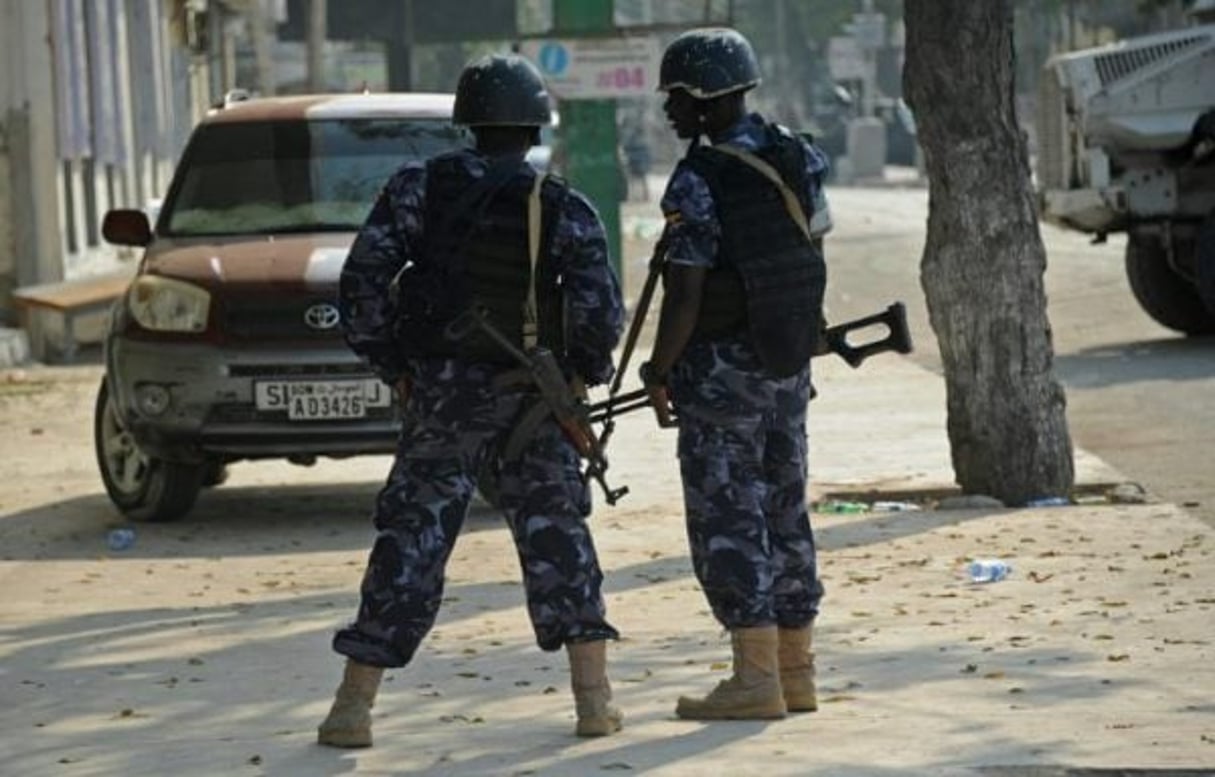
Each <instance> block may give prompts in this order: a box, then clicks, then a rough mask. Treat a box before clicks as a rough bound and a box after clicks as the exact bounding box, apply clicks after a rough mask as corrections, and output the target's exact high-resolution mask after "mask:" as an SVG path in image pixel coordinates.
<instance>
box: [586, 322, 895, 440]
mask: <svg viewBox="0 0 1215 777" xmlns="http://www.w3.org/2000/svg"><path fill="white" fill-rule="evenodd" d="M875 326H884V327H886V335H885V336H884V337H879V338H877V339H873V340H868V341H866V342H861V343H858V344H853V343H851V342H849V335H851V334H853V333H855V332H859V331H862V330H865V329H869V328H870V327H875ZM886 351H894V352H895V353H911V333H910V332H909V331H908V329H907V309H906V308H905V307H904V306H903V303H902V302H895V303H893V304H892V305H890V306H889V307H887V308H886V309H885V310H883V311H882V312H881V313H875V314H873V315H872V316H866V317H864V318H858V319H856V320H854V321H845V322H844V323H842V324H836V325H835V326H830V327H827V328H826V329H824V330H823V333H822V337H821V339H820V341H819V347H818V349H817V350H815V352H814V356H826V355H827V354H830V353H833V354H835V355H836V356H839V357H840V358H841V359H843V360H844V361H845V362H847V363H848V366H850V367H853V368H856V367H859V366H861V363H862V362H863V361H865V360H866V359H868V358H869V357H870V356H873V355H874V354H879V353H885V352H886ZM649 404H650V400H649V396H648V395H647V393H646V390H645V389H638V390H636V391H630V392H628V393H627V394H620V395H619V396H613V397H611V398H609V399H605V400H603V401H602V402H596V403H594V404H592V405H590V406H589V408H588V409H589V411H590V414H589V416H588V418H589V421H590V422H591V423H593V424H597V423H605V424H610V423H611V422H612V418H613V416H617V415H620V414H621V413H627V412H629V411H631V410H638V409H640V408H643V407H649ZM608 434H610V427H608V428H607V429H605V434H604V437H606V436H607V435H608ZM600 439H601V441H602V440H603V438H600Z"/></svg>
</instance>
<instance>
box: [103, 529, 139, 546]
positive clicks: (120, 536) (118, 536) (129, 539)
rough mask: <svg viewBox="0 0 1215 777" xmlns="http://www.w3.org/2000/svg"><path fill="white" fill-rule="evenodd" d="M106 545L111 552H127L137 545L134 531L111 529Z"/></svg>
mask: <svg viewBox="0 0 1215 777" xmlns="http://www.w3.org/2000/svg"><path fill="white" fill-rule="evenodd" d="M105 544H106V545H107V546H108V547H109V549H110V550H114V551H118V550H126V549H127V548H129V547H131V546H132V545H134V544H135V530H134V529H111V530H110V533H109V534H107V535H106V538H105Z"/></svg>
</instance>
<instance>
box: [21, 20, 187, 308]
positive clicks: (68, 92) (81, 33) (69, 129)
mask: <svg viewBox="0 0 1215 777" xmlns="http://www.w3.org/2000/svg"><path fill="white" fill-rule="evenodd" d="M206 17H207V3H206V2H205V0H0V325H3V324H8V325H15V324H16V323H17V317H16V311H15V310H14V307H13V304H12V293H13V291H14V289H17V288H20V287H23V286H30V285H34V284H42V283H52V282H57V281H61V280H75V279H80V278H87V277H89V276H91V275H102V274H107V273H110V272H113V271H115V270H117V269H120V268H122V267H124V266H126V267H129V266H131V263H132V262H134V261H135V260H136V257H135V256H134V254H133V253H132V252H130V251H129V250H127V251H125V252H124V251H120V250H119V249H116V248H114V247H113V246H109V245H107V244H106V243H105V242H104V240H102V238H101V220H102V217H103V216H104V215H105V212H106V211H107V210H109V209H111V208H120V207H129V208H150V209H154V208H155V207H156V204H157V202H158V200H159V198H160V197H161V196H163V194H164V190H165V188H166V187H167V186H168V182H169V177H170V175H171V174H172V169H173V165H174V163H175V161H176V159H177V156H178V154H179V153H180V151H181V149H182V147H183V145H184V143H185V141H186V138H187V137H188V135H189V132H190V130H191V128H192V127H193V126H194V123H195V121H196V120H197V119H198V117H199V116H200V115H201V114H202V112H203V111H204V110H205V109H206V106H207V104H208V102H209V101H210V97H211V90H210V88H209V86H208V70H209V68H208V62H207V56H206V49H207V45H206V44H207V42H206V37H207V35H206V29H207V26H208V25H207V19H206Z"/></svg>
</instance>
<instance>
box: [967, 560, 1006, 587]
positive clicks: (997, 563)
mask: <svg viewBox="0 0 1215 777" xmlns="http://www.w3.org/2000/svg"><path fill="white" fill-rule="evenodd" d="M1011 572H1012V565H1011V564H1009V563H1008V562H1006V561H1001V560H1000V559H998V558H977V559H975V560H973V561H971V562H970V563H969V564H967V565H966V574H967V575H968V576H969V577H970V582H972V583H995V582H998V581H1000V580H1003V579H1004V578H1006V577H1008V575H1009V573H1011Z"/></svg>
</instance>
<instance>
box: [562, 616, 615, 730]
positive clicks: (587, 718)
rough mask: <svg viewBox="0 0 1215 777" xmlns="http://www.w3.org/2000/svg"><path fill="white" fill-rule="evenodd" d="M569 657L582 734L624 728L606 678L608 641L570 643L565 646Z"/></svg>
mask: <svg viewBox="0 0 1215 777" xmlns="http://www.w3.org/2000/svg"><path fill="white" fill-rule="evenodd" d="M565 649H566V652H568V653H569V657H570V686H571V687H572V688H573V689H574V710H575V711H576V712H577V714H578V725H577V727H576V728H575V729H574V733H576V734H577V735H578V736H580V737H602V736H607V735H608V734H614V733H616V732H617V731H619V730H620V729H621V727H622V725H623V724H622V722H621V721H622V720H623V716H622V715H621V714H620V710H618V709H616V708H615V707H613V706H612V705H610V704H608V702H609V701H611V700H612V687H611V685H609V684H608V678H607V641H606V640H602V639H600V640H595V641H593V642H571V643H569V644H567V645H566V646H565Z"/></svg>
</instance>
